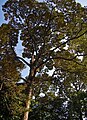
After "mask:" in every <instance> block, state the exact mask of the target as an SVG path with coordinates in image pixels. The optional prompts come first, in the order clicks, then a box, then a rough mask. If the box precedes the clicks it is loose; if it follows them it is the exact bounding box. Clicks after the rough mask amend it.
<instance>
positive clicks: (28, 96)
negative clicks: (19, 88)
mask: <svg viewBox="0 0 87 120" xmlns="http://www.w3.org/2000/svg"><path fill="white" fill-rule="evenodd" d="M27 92H28V95H27V99H26V103H25V104H26V109H25V112H24V119H23V120H29V118H28V116H29V112H30V104H31V98H32V88H30V89H29V91H27Z"/></svg>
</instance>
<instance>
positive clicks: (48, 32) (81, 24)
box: [1, 0, 87, 120]
mask: <svg viewBox="0 0 87 120" xmlns="http://www.w3.org/2000/svg"><path fill="white" fill-rule="evenodd" d="M3 11H4V13H5V14H4V15H5V19H6V20H7V21H8V24H7V25H6V26H7V27H8V26H9V29H10V30H11V32H9V33H7V31H6V30H5V31H4V32H5V33H4V34H6V36H7V37H6V38H5V40H6V41H8V46H7V47H9V48H10V49H11V52H12V54H13V55H14V58H15V61H19V62H23V64H25V65H27V66H28V67H29V74H28V75H27V79H25V80H24V81H25V84H26V86H27V87H26V88H25V94H26V101H25V103H26V106H25V112H24V120H28V119H29V118H28V114H29V111H30V101H31V98H32V94H33V84H34V82H35V81H36V80H37V79H36V78H37V74H40V75H41V76H42V77H43V74H44V73H47V71H50V70H52V69H54V67H55V66H54V63H55V59H57V60H58V62H60V61H63V62H65V61H73V60H74V61H75V62H76V60H77V59H78V56H80V55H81V56H85V55H86V53H84V49H82V48H83V47H84V46H83V47H82V48H81V51H80V50H79V49H78V47H79V46H78V44H79V42H80V41H81V39H80V38H81V37H82V36H84V35H85V36H84V37H83V40H85V39H86V33H87V16H86V13H87V8H86V7H84V8H83V7H82V6H81V5H80V4H79V3H76V2H75V0H62V1H60V0H57V1H55V0H52V1H50V0H46V1H43V2H40V1H35V0H8V1H7V2H6V3H5V5H4V6H3ZM19 37H20V38H19ZM18 38H19V39H18ZM1 41H2V38H1ZM20 41H22V49H23V50H22V55H21V56H18V54H17V51H16V47H17V43H18V42H20ZM73 41H74V42H73ZM77 41H78V44H77V45H75V42H77ZM67 45H68V47H67V49H66V46H67ZM74 45H75V47H74ZM80 47H81V46H80ZM70 48H72V49H71V50H70ZM80 62H81V61H79V64H80ZM7 63H8V62H7ZM59 65H60V64H59ZM37 82H38V81H37Z"/></svg>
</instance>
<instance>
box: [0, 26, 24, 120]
mask: <svg viewBox="0 0 87 120" xmlns="http://www.w3.org/2000/svg"><path fill="white" fill-rule="evenodd" d="M11 30H12V29H9V26H7V25H5V24H3V25H2V26H1V27H0V119H1V120H9V119H10V120H13V119H15V120H16V119H17V120H18V119H19V117H18V116H21V114H22V109H23V108H22V105H21V104H22V102H21V98H22V99H23V94H22V90H23V88H22V87H21V86H20V87H17V86H16V83H17V82H18V81H19V79H20V77H21V74H20V71H21V70H22V69H23V68H24V65H23V63H22V62H19V61H15V58H14V55H13V53H12V51H11V48H10V47H9V43H8V42H9V40H8V37H7V34H8V33H11V32H12V31H11ZM14 34H15V33H14ZM14 37H15V36H14ZM21 94H22V96H21ZM19 103H20V104H19Z"/></svg>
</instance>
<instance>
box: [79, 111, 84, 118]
mask: <svg viewBox="0 0 87 120" xmlns="http://www.w3.org/2000/svg"><path fill="white" fill-rule="evenodd" d="M79 119H80V120H83V118H82V112H81V111H80V116H79Z"/></svg>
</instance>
